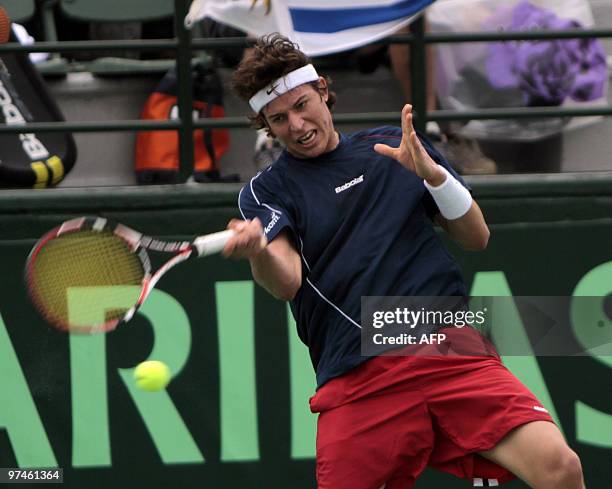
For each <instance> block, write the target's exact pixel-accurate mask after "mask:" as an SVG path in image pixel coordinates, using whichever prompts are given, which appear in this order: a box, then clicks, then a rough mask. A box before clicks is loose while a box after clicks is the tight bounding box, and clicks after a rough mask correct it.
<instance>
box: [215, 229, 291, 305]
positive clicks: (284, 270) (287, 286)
mask: <svg viewBox="0 0 612 489" xmlns="http://www.w3.org/2000/svg"><path fill="white" fill-rule="evenodd" d="M227 227H228V229H232V230H234V231H235V232H236V235H235V236H233V237H232V238H231V239H230V240H229V241H228V242H227V244H226V245H225V248H223V255H225V256H226V257H229V258H236V259H240V258H247V259H248V260H249V262H250V264H251V271H252V272H253V278H254V279H255V281H256V282H257V283H258V284H259V285H261V286H262V287H263V288H264V289H266V290H267V291H268V292H269V293H270V294H272V295H273V296H274V297H275V298H277V299H280V300H286V301H289V300H292V299H293V298H294V297H295V294H297V291H298V290H299V289H300V287H301V286H302V262H301V259H300V255H299V253H298V252H297V250H296V249H295V246H294V245H293V241H292V240H291V238H290V236H289V232H288V231H287V230H283V231H281V232H280V233H279V234H278V235H277V236H276V237H275V238H274V239H273V240H272V241H271V242H269V243H268V241H267V239H266V237H265V236H264V232H263V228H262V225H261V222H260V220H259V219H257V218H255V219H253V220H250V219H247V220H244V221H243V220H239V219H232V220H231V221H230V222H229V224H228V226H227Z"/></svg>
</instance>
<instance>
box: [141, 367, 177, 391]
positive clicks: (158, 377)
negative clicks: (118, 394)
mask: <svg viewBox="0 0 612 489" xmlns="http://www.w3.org/2000/svg"><path fill="white" fill-rule="evenodd" d="M134 379H135V380H136V385H137V386H138V387H139V388H140V389H142V390H145V391H150V392H153V391H159V390H161V389H163V388H164V387H166V386H167V385H168V382H170V369H169V368H168V365H166V364H165V363H164V362H160V361H158V360H148V361H146V362H142V363H139V364H138V365H137V366H136V368H135V369H134Z"/></svg>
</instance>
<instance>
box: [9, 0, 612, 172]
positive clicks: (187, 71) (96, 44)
mask: <svg viewBox="0 0 612 489" xmlns="http://www.w3.org/2000/svg"><path fill="white" fill-rule="evenodd" d="M174 3H175V17H174V24H175V32H176V38H174V39H154V40H134V41H78V42H75V41H73V42H37V43H36V44H35V45H30V46H22V45H19V44H15V43H8V44H4V45H0V53H2V52H6V51H11V52H51V53H54V52H63V53H67V52H78V51H103V50H110V49H113V50H115V49H130V50H139V51H155V50H161V49H170V50H174V51H175V52H176V68H177V78H178V119H177V120H172V121H142V120H123V121H112V122H96V121H86V122H73V123H71V122H39V123H29V124H24V125H19V126H6V125H0V133H14V132H20V133H21V132H65V131H71V132H103V131H108V132H111V131H135V130H176V131H178V133H179V153H180V154H179V156H180V162H181V167H180V173H181V177H182V179H183V181H184V180H185V179H186V178H187V177H188V176H189V175H190V174H191V173H192V170H193V160H194V154H193V130H194V129H213V128H244V127H248V126H249V121H248V119H247V118H246V117H225V118H219V119H201V120H197V121H194V120H193V119H192V102H193V97H192V87H191V58H192V52H193V51H195V50H203V49H216V48H221V47H246V46H248V45H251V44H252V43H253V42H254V40H253V39H249V38H244V37H241V38H215V39H195V40H193V39H192V38H191V32H190V31H188V30H187V29H185V27H184V24H183V19H184V18H185V16H186V14H187V11H188V8H189V4H190V3H191V0H174ZM411 31H412V32H411V33H410V34H402V35H393V36H389V37H388V38H386V39H384V40H381V41H379V43H380V44H391V43H408V44H410V45H411V63H410V65H411V66H410V69H411V77H412V100H413V106H414V111H415V125H416V127H417V129H420V130H424V128H425V124H426V122H427V121H429V120H431V121H451V120H455V121H466V120H472V119H529V118H538V117H587V116H612V107H611V106H603V107H589V108H566V109H561V108H557V107H536V108H507V109H481V110H473V111H462V112H457V111H450V110H434V111H430V112H428V111H427V108H426V105H425V103H426V86H427V79H426V61H427V60H426V54H425V47H426V45H427V44H430V43H457V42H489V41H526V40H546V39H584V38H595V37H597V38H612V29H588V30H585V29H571V30H549V31H539V32H536V31H528V32H527V31H526V32H465V33H461V34H456V33H453V34H450V33H445V34H432V33H425V32H424V31H425V29H424V22H423V19H422V18H420V19H418V20H416V21H415V22H413V23H412V24H411ZM400 114H401V112H400V111H399V110H398V111H394V112H367V113H351V114H335V115H334V121H335V122H336V123H338V124H345V123H347V124H348V123H367V122H370V123H389V122H395V123H397V122H398V121H399V119H400Z"/></svg>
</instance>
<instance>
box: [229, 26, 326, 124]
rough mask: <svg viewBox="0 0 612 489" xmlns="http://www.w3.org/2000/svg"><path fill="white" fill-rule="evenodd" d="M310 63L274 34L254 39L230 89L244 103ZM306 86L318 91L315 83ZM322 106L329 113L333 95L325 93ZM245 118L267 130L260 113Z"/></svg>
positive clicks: (290, 44) (289, 42)
mask: <svg viewBox="0 0 612 489" xmlns="http://www.w3.org/2000/svg"><path fill="white" fill-rule="evenodd" d="M310 63H311V60H310V58H309V57H308V56H306V55H305V54H304V53H303V52H302V51H300V49H299V47H298V45H297V44H295V43H293V42H291V41H290V40H289V39H287V38H286V37H284V36H282V35H280V34H278V33H274V34H269V35H267V36H263V37H260V38H259V39H257V42H256V43H255V45H254V46H253V48H251V49H248V50H246V52H245V54H244V57H243V58H242V61H241V62H240V64H239V65H238V68H237V69H236V71H235V72H234V75H233V77H232V88H233V90H234V92H236V94H237V95H238V96H239V97H240V98H241V99H242V100H245V101H247V102H248V100H249V99H250V98H251V97H252V96H253V95H255V94H256V93H257V92H259V90H261V89H262V88H264V87H267V86H268V85H269V84H270V83H272V82H273V81H274V80H277V79H278V78H280V77H282V76H285V75H286V74H287V73H290V72H292V71H294V70H297V69H298V68H301V67H302V66H306V65H307V64H310ZM322 76H323V77H324V78H325V79H326V81H327V85H328V86H329V85H331V79H330V78H329V77H328V76H326V75H322ZM310 84H311V85H312V86H313V88H314V89H315V90H317V91H320V87H319V84H318V82H316V81H315V82H311V83H310ZM326 103H327V107H329V109H330V110H331V109H332V107H333V106H334V104H335V103H336V94H335V93H334V92H332V91H329V97H328V99H327V102H326ZM249 118H250V119H251V122H252V123H253V126H254V127H255V128H256V129H261V128H263V127H267V123H266V120H265V118H264V116H263V114H262V113H261V112H260V113H259V114H256V115H254V116H250V117H249Z"/></svg>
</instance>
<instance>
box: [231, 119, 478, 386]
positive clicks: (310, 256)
mask: <svg viewBox="0 0 612 489" xmlns="http://www.w3.org/2000/svg"><path fill="white" fill-rule="evenodd" d="M401 137H402V133H401V129H399V128H397V127H390V126H385V127H379V128H376V129H370V130H366V131H361V132H357V133H354V134H350V135H344V134H341V135H340V142H339V144H338V146H337V147H336V148H335V149H334V150H333V151H330V152H328V153H325V154H323V155H321V156H319V157H317V158H313V159H308V160H302V159H298V158H295V157H293V156H292V155H290V154H289V153H288V152H287V151H284V152H283V153H282V154H281V156H280V157H279V159H278V160H277V161H276V162H275V163H274V164H273V165H271V166H270V167H268V168H267V169H266V170H264V171H262V172H260V173H259V174H257V175H256V176H255V177H253V179H252V180H251V181H250V182H249V183H248V184H247V185H245V186H244V188H243V189H242V190H241V191H240V195H239V197H238V204H239V207H240V212H241V214H242V216H243V218H245V219H254V218H255V217H258V218H259V219H260V220H261V222H262V224H263V227H264V232H265V234H266V236H267V238H268V240H269V241H271V240H273V239H274V238H275V236H276V235H277V234H278V233H279V232H280V231H281V230H282V229H285V228H289V230H290V234H291V235H292V237H293V239H294V242H295V246H296V248H297V250H298V252H299V253H300V254H301V257H302V286H301V288H300V289H299V291H298V293H297V294H296V296H295V298H294V299H293V300H292V301H291V310H292V311H293V315H294V317H295V320H296V323H297V329H298V334H299V337H300V338H301V340H302V341H303V342H304V343H305V344H306V345H307V346H308V348H309V351H310V358H311V360H312V363H313V366H314V368H315V370H316V374H317V385H318V387H320V386H322V385H323V384H324V383H325V382H327V381H328V380H330V379H332V378H334V377H337V376H339V375H342V374H343V373H345V372H347V371H348V370H350V369H352V368H353V367H355V366H357V365H359V364H360V363H362V362H364V361H366V360H368V357H363V356H361V354H360V341H361V330H360V316H361V297H362V296H387V295H388V296H452V295H466V287H465V284H464V281H463V279H462V277H461V272H460V270H459V267H458V266H457V264H456V262H455V260H454V258H453V257H452V256H451V255H450V253H449V252H448V251H447V250H446V248H445V247H444V245H443V244H442V242H441V240H440V238H439V237H438V235H437V234H436V232H435V230H434V227H433V222H432V218H433V217H434V216H435V215H436V214H438V213H439V211H438V208H437V206H436V204H435V202H434V200H433V198H432V197H431V195H430V193H429V192H428V191H427V189H426V188H425V186H424V184H423V180H422V179H421V178H419V177H418V176H417V175H416V174H415V173H414V172H411V171H410V170H408V169H406V168H404V167H403V166H402V165H400V164H399V163H398V162H397V161H395V160H393V159H392V158H388V157H386V156H382V155H380V154H378V153H376V152H375V151H374V145H375V144H376V143H385V144H388V145H389V146H394V147H397V146H399V143H400V140H401ZM421 141H422V143H423V146H424V147H425V149H426V150H427V152H428V153H429V154H430V156H431V157H432V158H433V159H434V161H436V162H437V163H438V164H440V165H442V166H444V167H445V168H446V169H447V170H448V171H449V172H450V173H451V174H452V175H453V176H454V177H455V178H457V179H458V180H459V181H460V182H461V183H462V184H463V185H464V186H466V187H467V188H469V187H468V186H467V184H466V183H465V182H464V181H463V179H462V178H461V177H460V176H459V175H457V174H456V172H455V171H454V170H453V169H452V168H451V167H450V165H449V164H448V163H447V162H446V160H445V159H444V158H443V157H442V156H441V155H440V154H439V153H438V152H437V151H436V150H435V149H434V148H433V146H432V145H431V144H430V143H429V142H428V141H427V140H426V139H425V138H422V137H421Z"/></svg>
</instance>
